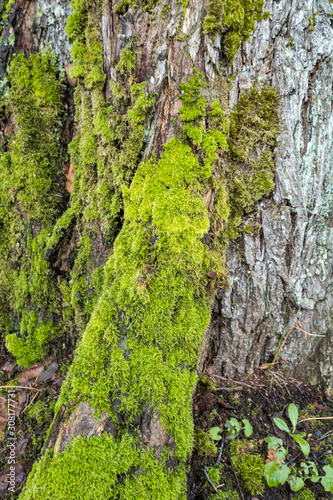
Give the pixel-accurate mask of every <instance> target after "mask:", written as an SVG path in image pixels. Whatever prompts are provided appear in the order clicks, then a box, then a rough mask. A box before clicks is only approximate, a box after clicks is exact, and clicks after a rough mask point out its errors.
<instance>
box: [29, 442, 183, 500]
mask: <svg viewBox="0 0 333 500" xmlns="http://www.w3.org/2000/svg"><path fill="white" fill-rule="evenodd" d="M137 445H138V442H137V439H136V438H135V437H134V436H130V435H124V436H123V437H122V438H121V439H120V440H116V439H114V438H113V437H112V436H110V435H107V434H104V435H102V436H93V437H91V438H87V437H85V436H79V437H78V438H75V439H74V440H73V441H72V442H71V443H70V445H69V446H68V448H67V450H66V452H64V453H58V454H56V455H55V456H53V457H52V455H51V454H50V453H47V454H46V455H44V456H43V457H42V459H41V460H40V462H39V463H38V464H37V466H36V465H35V466H34V469H33V473H32V474H31V475H30V476H29V478H28V481H27V485H26V487H25V489H24V490H23V492H22V494H21V495H20V498H21V499H22V500H28V499H32V498H33V499H35V500H38V499H43V500H54V499H55V498H56V499H57V500H68V499H71V500H82V499H83V498H86V499H87V500H105V499H107V498H119V499H121V500H129V499H134V498H147V499H148V500H149V499H150V500H156V499H157V498H160V499H165V500H166V499H168V500H179V499H181V498H184V499H185V492H184V490H185V484H184V483H183V482H182V481H183V478H182V477H179V475H177V473H176V474H174V473H173V472H172V471H166V470H165V468H164V467H163V466H164V463H163V462H164V460H161V461H160V462H159V461H158V460H156V458H155V457H154V455H153V453H152V450H150V451H148V452H147V453H142V452H141V450H140V449H138V447H137ZM133 471H137V473H136V479H135V480H134V479H133V478H132V477H131V473H132V472H133ZM119 475H120V476H121V477H122V480H121V481H119ZM87 477H89V478H90V479H89V488H87Z"/></svg>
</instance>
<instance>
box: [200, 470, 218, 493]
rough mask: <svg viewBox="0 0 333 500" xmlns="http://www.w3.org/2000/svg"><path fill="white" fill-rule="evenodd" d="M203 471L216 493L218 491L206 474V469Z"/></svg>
mask: <svg viewBox="0 0 333 500" xmlns="http://www.w3.org/2000/svg"><path fill="white" fill-rule="evenodd" d="M203 471H204V473H205V475H206V478H207V481H208V482H209V484H211V486H213V488H214V490H215V491H216V493H218V491H217V488H216V486H215V484H214V483H213V481H212V480H211V478H210V477H209V476H208V474H207V471H206V469H204V470H203Z"/></svg>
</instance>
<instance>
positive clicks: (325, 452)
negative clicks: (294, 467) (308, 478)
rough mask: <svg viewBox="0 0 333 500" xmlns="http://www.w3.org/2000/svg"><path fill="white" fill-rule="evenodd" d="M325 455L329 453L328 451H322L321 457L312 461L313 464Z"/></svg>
mask: <svg viewBox="0 0 333 500" xmlns="http://www.w3.org/2000/svg"><path fill="white" fill-rule="evenodd" d="M327 453H330V451H329V450H326V451H324V453H322V454H321V455H319V457H318V458H316V460H314V463H316V462H318V460H320V459H321V457H323V456H324V455H326V454H327Z"/></svg>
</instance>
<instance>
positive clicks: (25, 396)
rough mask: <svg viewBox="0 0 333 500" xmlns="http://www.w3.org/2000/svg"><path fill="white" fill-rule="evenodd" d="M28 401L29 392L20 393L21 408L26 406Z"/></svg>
mask: <svg viewBox="0 0 333 500" xmlns="http://www.w3.org/2000/svg"><path fill="white" fill-rule="evenodd" d="M27 401H28V394H27V391H23V392H20V393H19V397H18V403H19V405H20V406H22V405H24V404H25V403H26V402H27Z"/></svg>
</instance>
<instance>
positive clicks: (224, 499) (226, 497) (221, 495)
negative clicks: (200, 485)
mask: <svg viewBox="0 0 333 500" xmlns="http://www.w3.org/2000/svg"><path fill="white" fill-rule="evenodd" d="M209 500H240V496H239V494H238V492H237V491H236V490H227V491H219V492H218V493H216V494H215V493H214V494H213V495H210V497H209Z"/></svg>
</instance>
